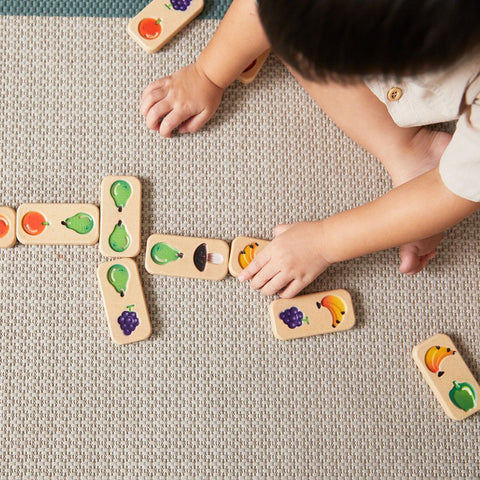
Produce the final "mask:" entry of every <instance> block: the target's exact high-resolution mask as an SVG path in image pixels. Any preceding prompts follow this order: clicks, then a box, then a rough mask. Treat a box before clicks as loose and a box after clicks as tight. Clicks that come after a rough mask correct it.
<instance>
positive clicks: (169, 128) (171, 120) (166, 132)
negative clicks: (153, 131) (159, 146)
mask: <svg viewBox="0 0 480 480" xmlns="http://www.w3.org/2000/svg"><path fill="white" fill-rule="evenodd" d="M187 118H188V114H186V113H185V112H183V111H181V110H179V109H173V110H172V111H171V112H170V113H169V114H168V115H167V116H165V118H164V119H163V120H162V121H161V122H160V128H159V130H158V132H159V133H160V135H161V136H162V137H165V138H168V137H170V136H171V135H172V132H173V131H174V130H175V128H177V127H178V126H179V125H180V124H181V123H182V122H184V121H185V119H187Z"/></svg>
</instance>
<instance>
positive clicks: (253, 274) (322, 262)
mask: <svg viewBox="0 0 480 480" xmlns="http://www.w3.org/2000/svg"><path fill="white" fill-rule="evenodd" d="M321 225H322V224H321V222H301V223H295V224H293V225H282V226H279V227H277V228H276V231H275V238H274V239H273V240H272V242H270V243H269V244H268V245H267V246H266V247H265V248H264V249H262V250H261V251H260V252H259V253H257V254H256V255H255V257H254V258H253V260H252V262H251V263H250V265H248V267H246V268H245V269H244V270H243V271H242V273H241V274H240V275H239V277H238V278H239V280H240V281H241V282H244V281H246V280H251V282H250V284H251V286H252V288H254V289H255V290H259V289H261V291H262V293H263V294H264V295H274V294H275V293H277V292H278V291H281V290H283V292H282V293H281V296H282V297H284V298H291V297H294V296H295V295H297V294H298V293H299V292H300V290H302V289H303V288H304V287H306V286H307V285H308V284H309V283H311V282H313V280H315V278H317V277H318V275H320V274H321V273H322V272H323V271H324V270H326V269H327V267H328V266H329V265H330V263H329V262H328V261H327V260H326V259H325V258H324V257H323V256H322V251H321V250H322V247H321V243H322V242H321V237H322V226H321Z"/></svg>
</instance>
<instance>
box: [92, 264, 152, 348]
mask: <svg viewBox="0 0 480 480" xmlns="http://www.w3.org/2000/svg"><path fill="white" fill-rule="evenodd" d="M97 275H98V281H99V283H100V289H101V291H102V297H103V303H104V306H105V312H106V316H107V321H108V328H109V331H110V336H111V337H112V340H113V341H114V342H115V343H118V344H119V345H125V344H127V343H133V342H138V341H140V340H145V339H146V338H148V337H149V336H150V335H151V333H152V326H151V323H150V317H149V314H148V309H147V304H146V302H145V296H144V294H143V288H142V282H141V279H140V274H139V271H138V267H137V264H136V262H135V260H133V259H132V258H123V259H117V260H113V261H111V262H105V263H102V264H101V265H99V267H98V270H97Z"/></svg>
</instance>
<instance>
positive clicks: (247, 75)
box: [237, 49, 270, 85]
mask: <svg viewBox="0 0 480 480" xmlns="http://www.w3.org/2000/svg"><path fill="white" fill-rule="evenodd" d="M269 55H270V49H269V50H266V51H265V52H263V53H262V54H261V55H260V56H259V57H258V58H257V59H255V60H254V61H253V62H252V63H251V64H250V65H249V66H248V67H247V68H246V69H245V70H244V71H243V72H242V74H241V75H240V76H239V77H238V78H237V80H238V81H239V82H241V83H243V84H245V85H246V84H249V83H252V82H253V81H254V80H255V77H256V76H257V75H258V72H259V71H260V70H261V68H262V67H263V64H264V63H265V61H266V60H267V58H268V56H269Z"/></svg>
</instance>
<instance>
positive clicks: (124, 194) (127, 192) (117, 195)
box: [110, 180, 132, 212]
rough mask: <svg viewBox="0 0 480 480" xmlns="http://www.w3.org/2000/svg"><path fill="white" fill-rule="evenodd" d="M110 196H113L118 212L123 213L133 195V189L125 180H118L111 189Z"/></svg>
mask: <svg viewBox="0 0 480 480" xmlns="http://www.w3.org/2000/svg"><path fill="white" fill-rule="evenodd" d="M110 195H111V196H112V198H113V201H114V202H115V206H116V207H117V208H118V211H119V212H121V211H122V210H123V209H124V208H125V206H126V205H127V202H128V199H129V198H130V196H131V195H132V187H131V186H130V184H129V183H128V182H126V181H125V180H117V181H116V182H113V183H112V186H111V187H110Z"/></svg>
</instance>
